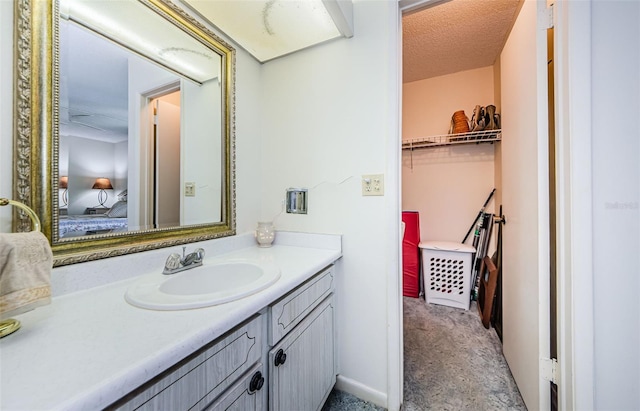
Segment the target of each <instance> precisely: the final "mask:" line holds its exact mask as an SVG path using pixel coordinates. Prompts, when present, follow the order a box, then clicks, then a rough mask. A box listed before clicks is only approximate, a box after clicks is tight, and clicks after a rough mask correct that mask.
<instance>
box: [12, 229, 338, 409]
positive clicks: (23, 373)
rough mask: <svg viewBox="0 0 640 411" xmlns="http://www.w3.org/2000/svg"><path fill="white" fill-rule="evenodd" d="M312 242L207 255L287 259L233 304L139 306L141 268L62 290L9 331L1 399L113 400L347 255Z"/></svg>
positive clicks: (61, 403)
mask: <svg viewBox="0 0 640 411" xmlns="http://www.w3.org/2000/svg"><path fill="white" fill-rule="evenodd" d="M283 237H284V236H283ZM335 237H336V238H338V240H337V243H338V244H339V241H340V240H339V236H335ZM325 239H326V236H325ZM325 242H326V241H325ZM282 243H283V242H280V244H282ZM285 243H286V242H285ZM303 243H304V244H305V245H306V246H305V247H300V246H291V245H278V242H277V243H276V245H274V246H273V247H271V248H258V247H248V248H243V249H240V250H237V251H233V252H229V253H226V254H223V255H217V256H215V257H206V258H205V263H213V262H216V261H223V260H224V259H225V258H249V259H256V260H261V261H268V262H273V263H275V264H276V265H278V266H279V267H280V269H281V278H280V279H279V280H278V281H277V282H276V283H275V284H274V285H272V286H270V287H269V288H267V289H265V290H263V291H261V292H259V293H257V294H254V295H251V296H249V297H246V298H243V299H241V300H237V301H233V302H229V303H226V304H222V305H218V306H213V307H208V308H199V309H194V310H181V311H153V310H145V309H141V308H137V307H134V306H132V305H129V304H128V303H127V302H126V301H125V300H124V293H125V291H126V289H127V287H128V286H129V285H131V284H132V283H133V282H135V280H136V278H131V279H126V280H120V281H117V282H114V283H110V284H106V285H102V286H99V287H95V288H90V289H88V290H83V291H78V292H74V293H70V294H66V295H62V296H60V297H54V298H53V301H52V304H51V305H48V306H45V307H40V308H38V309H36V310H33V311H31V312H28V313H25V314H22V315H19V316H16V317H15V318H16V319H18V320H20V321H21V322H22V328H21V329H20V330H19V331H17V332H16V333H15V334H13V335H10V336H8V337H6V338H3V339H2V340H0V373H1V375H0V409H2V410H3V411H9V410H50V409H60V410H90V409H91V410H93V409H100V408H103V407H105V406H107V405H109V404H111V403H112V402H113V401H115V400H117V399H119V398H120V397H122V396H123V395H125V394H127V393H129V392H130V391H131V390H133V389H134V388H136V387H138V386H139V385H140V384H142V383H144V382H146V381H147V380H149V379H150V378H152V377H154V376H155V375H157V374H159V373H160V372H162V371H164V370H165V369H167V368H168V367H170V366H171V365H173V364H175V363H176V362H178V361H180V360H181V359H183V358H184V357H186V356H187V355H189V354H191V353H193V352H194V351H196V350H197V349H199V348H200V347H202V346H204V345H205V344H206V343H208V342H210V341H212V340H214V339H216V338H217V337H219V336H221V335H222V334H224V333H225V332H227V331H228V330H230V329H231V328H233V327H234V326H235V325H237V324H239V323H241V322H242V321H243V320H245V319H247V318H249V317H250V316H251V315H253V314H255V313H257V312H258V311H260V310H261V309H263V308H264V307H266V306H268V305H269V304H270V303H272V302H274V301H275V300H277V299H278V298H280V297H282V296H283V295H285V294H286V293H287V292H288V291H290V290H291V289H293V288H295V287H296V286H297V285H299V284H301V283H302V282H304V281H305V280H306V279H308V278H309V277H310V276H312V275H313V274H315V273H317V272H318V271H320V270H322V269H323V268H324V267H326V266H327V265H329V264H331V263H333V262H334V261H336V260H337V259H338V258H340V256H341V250H340V249H339V247H338V249H336V248H335V247H334V248H331V247H329V248H314V247H313V246H312V244H313V241H303ZM142 274H146V272H140V275H142Z"/></svg>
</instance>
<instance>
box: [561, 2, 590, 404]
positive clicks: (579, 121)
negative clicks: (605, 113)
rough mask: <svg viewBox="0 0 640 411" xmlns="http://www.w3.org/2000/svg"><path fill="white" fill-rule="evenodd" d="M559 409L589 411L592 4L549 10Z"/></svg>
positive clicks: (585, 3)
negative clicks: (551, 15)
mask: <svg viewBox="0 0 640 411" xmlns="http://www.w3.org/2000/svg"><path fill="white" fill-rule="evenodd" d="M553 7H554V9H555V10H554V26H555V36H556V37H555V40H554V49H555V56H554V64H555V81H556V87H555V96H556V97H555V105H556V111H555V115H556V173H557V174H556V187H557V191H556V195H557V198H556V200H557V205H556V213H557V224H558V225H557V229H558V232H557V237H556V240H557V258H558V260H557V272H558V279H557V289H558V299H557V302H558V319H557V320H558V322H557V333H558V365H559V369H560V373H559V381H558V406H559V409H566V410H571V409H584V410H591V409H594V405H595V401H594V391H595V385H594V374H595V373H594V342H593V335H594V314H593V309H594V304H593V303H594V301H593V295H594V289H593V259H592V257H591V256H592V250H593V248H592V247H593V245H592V240H593V212H592V201H593V196H592V180H591V174H592V171H591V170H592V167H591V153H592V146H591V122H590V121H589V119H590V118H591V43H590V38H591V5H590V3H589V2H556V3H555V4H554V6H553Z"/></svg>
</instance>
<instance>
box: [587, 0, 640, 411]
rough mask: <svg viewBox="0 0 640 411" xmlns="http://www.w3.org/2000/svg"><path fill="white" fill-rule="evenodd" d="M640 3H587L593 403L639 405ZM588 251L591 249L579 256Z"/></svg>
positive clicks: (612, 406) (600, 405) (602, 406)
mask: <svg viewBox="0 0 640 411" xmlns="http://www.w3.org/2000/svg"><path fill="white" fill-rule="evenodd" d="M639 23H640V3H638V2H629V1H607V2H604V1H594V2H592V37H591V38H592V40H591V41H592V59H593V60H592V61H593V63H592V66H591V67H592V77H591V78H592V110H593V116H592V118H591V119H576V121H589V120H591V124H592V127H593V129H592V131H593V135H592V143H593V146H592V147H593V151H592V153H593V157H592V158H593V203H592V206H593V273H594V290H595V292H594V313H595V317H594V320H595V321H594V327H595V340H594V341H595V364H594V365H595V386H596V389H595V408H596V409H600V410H613V409H617V410H622V409H629V410H630V409H640V390H639V389H638V388H639V387H640V304H639V302H638V301H639V299H638V290H640V280H639V277H638V274H639V273H640V261H639V257H638V250H640V242H639V235H640V225H639V218H638V211H639V206H638V204H639V202H640V198H639V194H640V178H639V173H640V166H639V164H640V162H639V161H638V160H639V158H640V144H639V140H638V136H639V135H640V127H639V126H638V121H637V119H638V114H640V101H639V100H640V30H639V27H640V24H639ZM584 257H585V258H588V256H584Z"/></svg>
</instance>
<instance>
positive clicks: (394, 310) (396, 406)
mask: <svg viewBox="0 0 640 411" xmlns="http://www.w3.org/2000/svg"><path fill="white" fill-rule="evenodd" d="M392 8H393V7H392ZM395 10H396V13H395V15H393V16H391V19H392V24H393V25H395V26H396V30H397V33H398V39H397V46H396V47H395V50H396V56H395V59H393V58H392V59H389V63H390V64H391V65H392V67H391V70H390V72H391V73H395V76H394V79H392V81H391V82H390V84H391V86H390V89H389V96H390V97H391V98H393V99H395V101H393V102H392V106H395V107H396V113H398V115H397V116H396V121H394V122H392V124H390V127H389V133H388V135H389V138H387V142H386V144H387V147H386V153H387V167H386V169H387V170H386V175H387V178H386V181H385V185H386V187H385V189H386V191H387V193H386V197H385V198H386V203H387V204H386V209H387V210H388V215H387V218H388V220H387V221H388V222H387V227H388V229H387V232H388V233H389V234H390V235H389V236H388V240H387V241H388V244H387V249H388V250H389V262H388V267H387V272H388V273H389V275H387V409H388V410H389V411H398V410H400V408H401V406H402V402H403V397H402V395H403V384H404V367H403V363H404V343H403V338H402V336H403V329H402V321H403V320H402V259H401V256H402V237H401V236H400V230H401V227H400V226H401V224H400V220H401V210H402V206H401V201H402V170H401V164H402V163H401V158H402V151H401V149H400V147H401V144H400V142H401V139H402V131H401V130H402V114H401V113H402V13H400V9H399V7H396V8H395Z"/></svg>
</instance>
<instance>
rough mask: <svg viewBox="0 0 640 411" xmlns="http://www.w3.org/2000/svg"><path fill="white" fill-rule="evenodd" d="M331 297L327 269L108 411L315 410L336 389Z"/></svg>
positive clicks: (331, 272) (331, 273)
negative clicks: (334, 387)
mask: <svg viewBox="0 0 640 411" xmlns="http://www.w3.org/2000/svg"><path fill="white" fill-rule="evenodd" d="M333 290H334V268H333V266H330V267H328V268H326V269H325V270H323V271H321V272H320V273H318V274H316V275H315V276H313V277H312V278H310V279H309V280H307V281H306V282H304V283H303V284H302V285H300V286H298V287H297V288H295V289H294V290H293V291H291V292H289V293H288V294H287V295H285V296H284V297H282V298H281V299H279V300H278V301H276V302H275V303H273V304H271V305H270V306H269V307H267V308H265V309H263V310H261V313H260V314H257V315H255V316H253V317H252V318H250V319H249V320H247V321H245V322H244V323H243V324H241V325H240V326H238V327H236V328H235V329H233V330H232V331H230V332H228V333H227V334H226V335H225V336H223V337H221V338H219V339H216V340H215V341H213V342H212V343H210V344H207V345H206V346H205V347H203V348H202V349H200V350H198V351H197V352H196V353H194V354H193V355H191V356H189V357H188V358H186V359H184V360H183V361H181V362H180V363H178V364H177V365H175V366H173V367H171V368H170V369H169V370H167V371H165V372H163V373H162V374H161V375H159V376H157V377H155V378H153V379H152V380H151V381H149V382H147V383H146V384H144V385H143V386H141V387H139V388H138V389H136V390H134V391H133V392H131V393H130V394H128V395H127V396H125V397H124V398H122V399H120V400H119V401H117V402H115V403H114V404H112V405H111V406H109V407H107V409H110V410H122V411H130V410H176V411H177V410H208V411H221V410H225V411H226V410H238V411H267V409H269V410H272V411H276V410H279V411H292V410H296V411H305V410H309V411H316V410H319V409H320V408H321V407H322V405H323V404H324V402H325V400H326V398H327V397H328V395H329V393H330V392H331V389H332V388H333V386H334V385H335V381H336V365H335V364H336V361H335V338H334V297H333ZM267 393H268V394H269V396H268V398H267Z"/></svg>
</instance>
